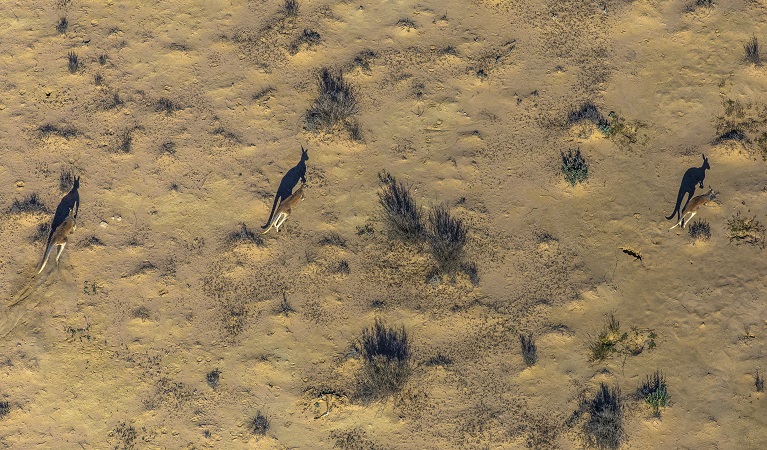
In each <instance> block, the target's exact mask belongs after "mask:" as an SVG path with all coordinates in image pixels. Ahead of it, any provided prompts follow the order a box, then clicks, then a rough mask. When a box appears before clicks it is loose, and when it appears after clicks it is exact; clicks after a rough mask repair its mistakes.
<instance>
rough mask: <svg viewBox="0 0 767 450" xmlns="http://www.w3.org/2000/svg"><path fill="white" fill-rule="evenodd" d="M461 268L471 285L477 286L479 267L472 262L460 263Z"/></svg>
mask: <svg viewBox="0 0 767 450" xmlns="http://www.w3.org/2000/svg"><path fill="white" fill-rule="evenodd" d="M461 270H462V271H463V273H465V274H466V276H468V277H469V281H471V285H472V286H479V269H478V268H477V264H476V263H474V262H467V263H464V264H461Z"/></svg>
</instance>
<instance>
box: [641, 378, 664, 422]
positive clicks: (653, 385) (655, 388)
mask: <svg viewBox="0 0 767 450" xmlns="http://www.w3.org/2000/svg"><path fill="white" fill-rule="evenodd" d="M637 395H638V396H639V397H640V398H642V399H644V401H645V403H646V404H647V405H649V406H650V407H651V408H652V411H653V415H654V416H655V417H660V409H661V408H665V407H666V405H667V404H668V401H669V398H670V396H669V395H668V386H667V384H666V378H665V377H664V376H663V374H662V373H661V372H660V371H658V370H656V371H655V373H653V374H652V375H648V376H647V379H646V380H645V381H644V383H642V385H641V386H639V389H637Z"/></svg>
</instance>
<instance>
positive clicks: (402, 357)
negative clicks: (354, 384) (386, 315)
mask: <svg viewBox="0 0 767 450" xmlns="http://www.w3.org/2000/svg"><path fill="white" fill-rule="evenodd" d="M360 347H361V353H362V357H363V369H362V370H363V376H362V380H361V383H360V386H359V390H358V393H357V396H358V398H360V399H361V400H363V401H371V400H377V399H382V398H386V397H388V396H390V395H391V394H393V393H395V392H398V391H399V390H400V389H401V388H402V386H403V385H404V384H405V381H407V378H408V376H409V375H410V356H411V355H410V342H409V340H408V335H407V332H406V331H405V328H404V327H400V328H389V327H388V326H386V325H385V324H384V323H383V322H382V321H380V320H376V321H375V324H374V325H373V326H372V327H371V328H367V329H364V330H363V331H362V338H361V339H360Z"/></svg>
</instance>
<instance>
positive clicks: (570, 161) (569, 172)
mask: <svg viewBox="0 0 767 450" xmlns="http://www.w3.org/2000/svg"><path fill="white" fill-rule="evenodd" d="M561 155H562V174H563V175H564V177H565V181H567V182H568V183H569V184H570V185H571V186H575V184H576V183H583V182H584V181H586V179H587V178H588V177H589V166H588V164H587V163H586V159H585V158H584V157H583V155H581V149H579V148H578V149H576V150H575V153H573V151H572V150H568V151H567V154H565V153H564V152H561Z"/></svg>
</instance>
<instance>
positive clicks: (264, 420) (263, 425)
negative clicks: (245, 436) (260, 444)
mask: <svg viewBox="0 0 767 450" xmlns="http://www.w3.org/2000/svg"><path fill="white" fill-rule="evenodd" d="M270 422H271V421H270V420H269V418H268V417H266V416H265V415H263V414H262V413H261V411H258V412H257V413H256V417H254V418H253V419H252V420H251V421H250V431H252V432H253V434H255V435H257V436H266V432H267V431H268V430H269V425H270Z"/></svg>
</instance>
